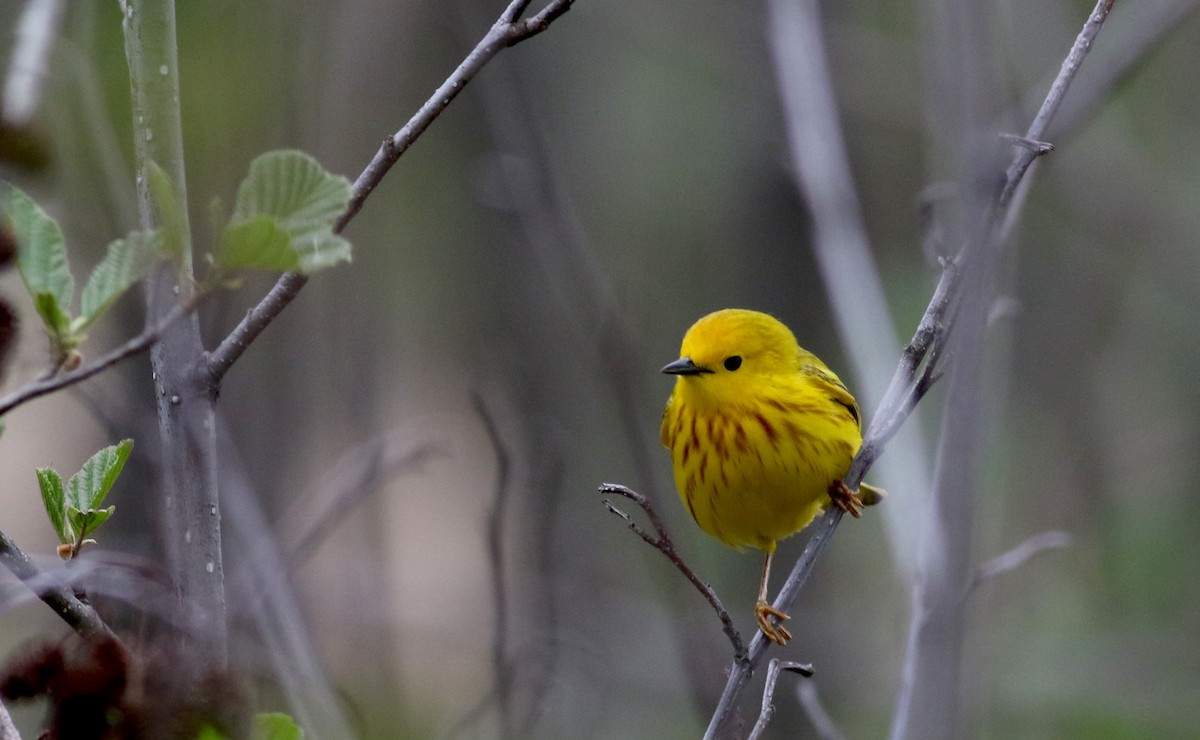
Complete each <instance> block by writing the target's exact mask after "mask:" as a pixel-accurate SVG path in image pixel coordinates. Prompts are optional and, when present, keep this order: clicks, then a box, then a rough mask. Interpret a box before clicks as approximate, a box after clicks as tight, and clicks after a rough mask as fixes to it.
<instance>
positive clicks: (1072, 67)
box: [705, 0, 1114, 738]
mask: <svg viewBox="0 0 1200 740" xmlns="http://www.w3.org/2000/svg"><path fill="white" fill-rule="evenodd" d="M782 1H783V0H780V2H782ZM801 2H804V3H806V4H810V5H811V6H812V7H811V8H809V9H807V11H806V12H808V13H809V14H810V16H811V17H812V18H817V17H818V16H817V11H816V2H815V0H801ZM1113 2H1114V0H1100V1H1099V2H1098V3H1097V5H1096V7H1095V9H1094V10H1093V11H1092V13H1091V15H1090V16H1089V17H1088V19H1087V21H1086V22H1085V23H1084V26H1083V29H1082V30H1081V31H1080V33H1079V35H1078V37H1077V38H1076V39H1075V43H1074V44H1073V45H1072V47H1071V50H1070V52H1069V53H1068V54H1067V57H1066V60H1065V61H1064V62H1063V64H1062V66H1061V68H1060V69H1059V73H1058V76H1057V77H1056V78H1055V80H1054V83H1053V84H1052V85H1051V87H1050V91H1049V93H1047V95H1046V98H1045V100H1044V101H1043V103H1042V106H1041V108H1040V109H1039V110H1038V113H1037V115H1036V116H1035V117H1034V119H1033V123H1032V124H1030V126H1029V129H1028V130H1027V131H1026V133H1025V136H1024V138H1025V139H1028V140H1031V141H1040V140H1041V139H1042V137H1043V136H1044V134H1045V131H1046V127H1047V126H1048V125H1049V124H1050V121H1051V120H1052V119H1053V116H1054V114H1055V113H1056V112H1057V111H1058V109H1059V107H1060V106H1061V105H1062V101H1063V97H1064V96H1065V95H1066V92H1067V90H1068V89H1069V87H1070V84H1071V81H1072V80H1073V79H1074V78H1075V75H1076V73H1077V72H1078V71H1079V67H1080V65H1081V64H1082V63H1083V61H1084V58H1085V57H1086V56H1087V54H1088V52H1089V51H1090V50H1091V48H1092V46H1093V44H1094V42H1095V40H1096V36H1097V34H1098V33H1099V32H1100V29H1101V28H1102V27H1103V24H1104V21H1105V20H1106V19H1107V17H1108V14H1109V12H1110V11H1111V10H1112V6H1113ZM1016 149H1017V151H1016V154H1015V156H1014V157H1013V159H1012V161H1011V163H1010V164H1009V166H1008V167H1007V169H1006V171H1005V180H1004V185H1003V187H1002V188H1001V189H1000V190H999V192H998V194H997V195H996V197H995V199H994V200H993V202H992V204H991V207H990V210H989V212H988V213H987V214H986V222H985V227H986V228H985V230H984V232H983V234H984V238H983V239H982V240H981V241H982V243H980V244H977V245H975V246H976V247H977V249H975V250H968V249H966V248H964V250H963V251H962V252H961V253H960V254H959V256H958V257H956V258H954V259H953V260H948V261H947V262H946V264H945V267H944V269H943V272H942V277H941V280H940V281H939V282H938V286H937V288H936V290H935V291H934V294H933V297H932V299H931V300H930V303H929V307H928V309H927V310H926V312H925V315H924V316H923V317H922V318H921V321H920V323H919V324H918V326H917V330H916V332H915V333H914V334H913V338H912V340H911V341H910V342H909V344H908V346H907V347H905V349H904V352H903V354H902V356H901V360H900V364H899V366H898V367H897V368H896V372H895V374H894V375H893V377H892V382H891V384H890V385H889V387H888V391H887V393H886V394H885V396H884V400H883V402H882V403H881V404H880V407H879V409H878V410H877V411H876V412H875V414H874V416H873V418H874V419H875V421H874V422H873V423H872V425H871V427H870V429H868V430H867V434H866V436H865V438H864V440H863V444H862V447H861V448H860V449H859V452H858V455H857V456H856V457H855V459H854V461H853V463H851V466H850V470H849V471H848V472H847V474H846V479H845V483H846V485H847V486H849V487H851V488H856V487H857V486H858V485H859V484H860V483H861V482H862V479H863V475H864V474H865V473H866V471H867V469H868V468H870V466H871V464H872V463H874V461H875V460H876V459H877V458H878V457H879V455H880V454H881V453H882V451H883V447H884V445H885V444H886V442H887V440H888V439H890V438H891V437H892V435H894V434H895V433H896V431H897V430H898V429H899V428H900V426H901V425H902V424H903V423H904V422H905V420H907V418H908V415H909V413H910V412H911V409H912V407H914V406H915V405H916V401H917V400H918V399H919V398H920V395H921V394H923V393H924V391H925V390H928V386H929V385H930V384H931V382H932V380H928V381H924V382H922V381H920V379H919V377H918V374H917V373H918V368H920V366H921V363H922V362H923V361H924V360H926V355H927V354H928V353H929V352H930V350H931V349H932V348H933V347H935V346H944V342H945V340H946V336H947V334H948V326H947V321H946V319H947V315H948V312H949V311H950V309H951V306H952V305H953V304H954V302H955V299H956V298H957V296H958V292H959V289H960V287H961V284H962V274H963V270H962V269H961V268H962V266H963V265H962V261H963V260H966V259H970V258H972V257H973V254H972V252H976V251H978V248H982V247H985V246H989V245H990V243H992V242H994V241H995V240H996V238H997V235H998V234H999V233H1000V229H1001V227H1002V225H1003V224H1004V222H1005V220H1006V218H1007V216H1008V213H1009V209H1010V207H1011V206H1012V203H1013V199H1014V196H1015V194H1016V192H1017V187H1018V186H1019V185H1020V183H1021V181H1022V180H1023V178H1024V176H1025V173H1026V172H1027V171H1028V170H1029V167H1030V165H1032V164H1033V161H1034V160H1035V159H1037V157H1038V152H1039V151H1040V148H1038V147H1025V146H1018V147H1016ZM968 246H971V245H968ZM937 354H938V357H937V358H933V359H938V358H940V357H941V353H940V351H939V352H938V353H937ZM935 373H936V368H934V369H933V370H930V371H927V372H926V373H925V376H926V377H928V378H931V379H932V378H935V377H936V374H935ZM841 518H842V512H841V510H839V509H837V508H833V507H831V508H830V509H829V510H828V511H827V512H826V513H825V515H824V516H823V517H822V518H821V519H819V520H818V521H817V522H816V524H815V525H814V527H813V533H812V536H811V538H810V539H809V541H808V543H807V544H806V545H805V547H804V551H803V553H801V555H800V558H799V559H798V560H797V561H796V564H795V565H794V566H793V567H792V571H791V573H790V574H789V575H788V578H787V581H786V582H785V583H784V585H783V588H782V589H781V590H780V593H779V596H778V597H777V598H776V599H775V602H774V606H775V608H777V609H780V610H782V611H788V610H789V609H790V608H791V606H792V602H793V601H794V600H795V598H796V595H797V594H798V593H799V590H800V587H801V586H802V585H803V583H804V582H805V581H806V580H807V579H808V576H809V575H810V574H811V572H812V570H813V568H814V567H815V565H816V563H817V561H818V560H819V559H820V555H821V553H822V552H823V551H824V549H825V546H826V545H827V544H828V541H829V538H830V537H832V535H833V533H834V531H835V530H836V529H837V526H838V524H839V523H840V522H841ZM766 643H767V641H766V640H764V639H763V636H762V634H761V633H760V634H758V635H756V636H755V638H754V639H753V640H752V641H751V642H750V649H749V654H748V656H747V660H746V661H744V662H743V661H740V660H735V661H734V663H733V665H732V667H731V669H730V673H729V678H728V680H727V682H726V684H725V691H724V692H723V694H722V696H721V699H720V701H719V702H718V704H717V707H716V709H715V710H714V712H713V717H712V721H711V722H710V724H709V727H708V731H707V733H706V735H705V737H706V738H712V737H722V736H724V735H726V734H728V727H729V726H730V723H731V721H732V719H733V717H734V715H735V714H736V712H735V709H736V707H737V703H738V700H739V699H740V697H741V693H742V691H743V690H744V689H745V687H746V685H747V684H748V683H749V679H750V674H751V673H752V672H753V671H754V669H755V667H756V666H757V665H758V663H759V661H761V660H762V656H763V654H764V653H765V651H766V648H767V644H766Z"/></svg>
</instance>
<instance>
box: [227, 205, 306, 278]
mask: <svg viewBox="0 0 1200 740" xmlns="http://www.w3.org/2000/svg"><path fill="white" fill-rule="evenodd" d="M216 264H217V266H218V267H220V268H222V269H230V270H237V269H258V270H279V271H281V272H287V271H296V270H299V269H300V264H301V263H300V257H299V255H297V254H296V252H295V251H294V250H293V249H292V248H291V238H290V237H289V236H288V235H287V232H285V231H283V230H282V229H280V228H279V225H278V223H277V222H276V219H275V218H274V217H273V216H254V217H252V218H250V219H248V220H246V221H235V222H231V223H229V224H228V225H226V226H225V228H224V229H222V230H221V238H220V241H218V242H217V254H216Z"/></svg>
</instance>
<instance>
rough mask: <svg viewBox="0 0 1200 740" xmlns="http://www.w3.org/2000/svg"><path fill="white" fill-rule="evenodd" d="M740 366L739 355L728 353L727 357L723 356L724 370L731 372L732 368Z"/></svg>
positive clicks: (735, 368)
mask: <svg viewBox="0 0 1200 740" xmlns="http://www.w3.org/2000/svg"><path fill="white" fill-rule="evenodd" d="M741 366H742V356H741V355H730V356H729V357H726V358H725V369H726V370H728V371H730V372H733V371H734V370H737V369H738V368H739V367H741Z"/></svg>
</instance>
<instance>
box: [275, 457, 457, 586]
mask: <svg viewBox="0 0 1200 740" xmlns="http://www.w3.org/2000/svg"><path fill="white" fill-rule="evenodd" d="M445 454H446V452H445V450H444V449H443V448H442V443H441V442H439V441H436V440H425V441H422V442H410V443H402V442H401V441H400V440H397V439H393V437H392V436H390V435H389V436H384V437H381V438H379V439H375V440H371V441H370V442H368V443H366V444H364V445H362V446H360V447H357V448H355V449H353V450H350V451H349V452H347V453H345V454H344V455H342V456H341V457H340V458H339V459H338V460H337V462H335V463H334V464H333V466H331V468H330V469H329V471H328V472H327V473H325V474H324V475H322V476H321V477H320V479H319V480H318V481H317V482H316V483H315V484H314V485H313V486H312V488H311V489H310V490H311V491H312V493H309V494H305V495H303V496H301V497H300V501H302V502H304V501H310V500H312V499H314V498H318V497H319V498H320V501H319V502H318V503H317V504H314V505H312V506H311V507H303V506H301V507H300V508H311V509H314V510H315V511H316V513H315V514H313V513H309V514H305V515H303V518H304V519H307V520H308V524H303V523H301V522H299V521H297V520H299V519H300V518H301V514H299V513H293V512H291V511H290V510H289V512H288V514H287V517H288V521H289V523H288V524H287V525H285V526H283V527H282V528H281V531H283V532H292V531H295V532H299V534H298V535H294V536H291V537H289V541H290V543H291V545H290V546H289V547H288V548H286V549H287V560H288V562H289V563H290V565H291V568H293V569H294V568H296V567H298V566H299V565H300V564H302V563H304V562H305V561H307V560H308V559H309V558H310V557H312V555H313V553H315V552H316V551H317V550H319V549H320V547H321V545H323V544H324V543H325V540H327V539H328V538H329V535H330V534H332V533H333V531H334V530H335V529H337V527H338V525H339V524H341V523H342V522H343V521H344V520H345V518H346V517H347V516H348V515H349V514H350V513H351V512H352V511H354V510H355V508H356V507H357V506H358V504H359V503H360V502H361V501H362V500H363V498H364V497H366V496H367V495H368V494H369V493H371V492H372V491H374V490H375V488H376V487H377V486H378V485H379V484H380V483H381V482H382V481H384V480H386V479H387V478H389V477H392V476H397V475H400V474H402V473H406V472H409V471H412V470H417V469H419V468H420V467H421V466H422V465H423V464H424V463H426V462H427V461H429V460H432V459H434V458H437V457H441V456H444V455H445Z"/></svg>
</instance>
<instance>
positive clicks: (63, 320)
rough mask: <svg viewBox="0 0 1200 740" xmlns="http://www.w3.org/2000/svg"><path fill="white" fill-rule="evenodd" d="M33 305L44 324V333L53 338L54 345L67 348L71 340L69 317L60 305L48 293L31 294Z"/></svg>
mask: <svg viewBox="0 0 1200 740" xmlns="http://www.w3.org/2000/svg"><path fill="white" fill-rule="evenodd" d="M33 307H34V308H36V309H37V312H38V316H41V317H42V322H43V323H44V324H45V325H46V333H47V334H49V335H50V336H51V337H52V338H53V339H54V343H55V345H57V346H59V347H67V348H69V347H70V345H71V344H72V342H71V341H70V337H71V317H70V316H69V315H68V314H66V313H65V312H64V311H63V308H62V305H61V304H60V303H59V302H58V299H57V298H55V297H54V296H53V295H52V294H50V293H36V294H35V295H34V296H33Z"/></svg>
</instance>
